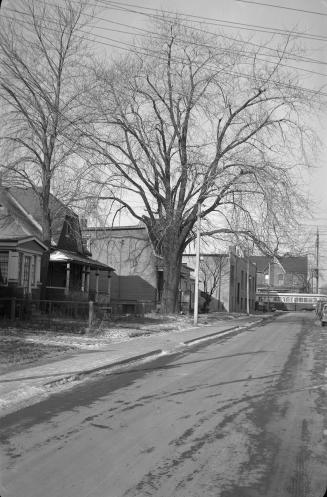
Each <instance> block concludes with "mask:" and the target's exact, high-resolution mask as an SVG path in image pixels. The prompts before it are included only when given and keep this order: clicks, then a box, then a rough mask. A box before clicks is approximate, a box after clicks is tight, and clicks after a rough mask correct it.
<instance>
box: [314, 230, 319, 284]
mask: <svg viewBox="0 0 327 497" xmlns="http://www.w3.org/2000/svg"><path fill="white" fill-rule="evenodd" d="M315 273H316V293H319V230H318V227H317V234H316V270H315Z"/></svg>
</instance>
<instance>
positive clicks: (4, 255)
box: [0, 252, 9, 285]
mask: <svg viewBox="0 0 327 497" xmlns="http://www.w3.org/2000/svg"><path fill="white" fill-rule="evenodd" d="M8 262H9V252H0V285H7V284H8Z"/></svg>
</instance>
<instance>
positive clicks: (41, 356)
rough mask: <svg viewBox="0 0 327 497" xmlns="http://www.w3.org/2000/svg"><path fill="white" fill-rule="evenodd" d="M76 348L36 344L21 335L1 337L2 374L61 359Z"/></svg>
mask: <svg viewBox="0 0 327 497" xmlns="http://www.w3.org/2000/svg"><path fill="white" fill-rule="evenodd" d="M73 351H74V348H72V347H68V346H61V345H60V346H59V345H53V344H51V345H50V344H44V343H34V342H32V341H30V340H29V339H26V338H25V337H23V336H19V335H14V334H12V335H8V334H6V335H3V334H2V335H0V373H2V374H3V373H5V372H8V371H10V370H13V369H19V368H21V367H26V366H31V365H35V364H40V363H42V362H43V360H46V361H48V360H51V359H60V358H62V357H63V356H66V355H68V354H69V353H72V352H73Z"/></svg>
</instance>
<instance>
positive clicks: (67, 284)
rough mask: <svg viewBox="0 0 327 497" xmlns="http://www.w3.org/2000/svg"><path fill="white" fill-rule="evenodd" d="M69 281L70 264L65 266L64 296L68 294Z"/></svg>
mask: <svg viewBox="0 0 327 497" xmlns="http://www.w3.org/2000/svg"><path fill="white" fill-rule="evenodd" d="M69 280H70V263H69V262H67V264H66V287H65V295H68V294H69Z"/></svg>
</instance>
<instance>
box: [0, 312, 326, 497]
mask: <svg viewBox="0 0 327 497" xmlns="http://www.w3.org/2000/svg"><path fill="white" fill-rule="evenodd" d="M325 330H326V329H325V328H321V327H319V326H318V324H317V323H315V322H314V316H313V314H311V313H290V314H285V315H283V316H281V317H279V318H278V319H277V320H276V321H275V322H273V323H270V324H267V325H265V326H258V327H256V328H253V329H251V330H248V331H245V332H244V331H243V332H242V333H240V334H238V335H237V336H233V337H231V338H226V339H220V340H216V341H212V342H210V344H208V343H206V344H203V343H202V344H201V345H198V346H197V347H193V348H189V349H187V350H185V349H184V350H181V351H180V353H178V354H175V355H174V356H164V357H161V358H160V359H159V360H157V361H155V362H151V363H150V362H148V363H145V364H143V365H139V366H137V367H132V368H131V367H130V368H129V369H128V370H127V369H125V370H122V371H116V372H115V374H107V375H103V376H101V377H99V378H97V379H96V380H92V381H91V380H90V381H88V382H87V383H85V384H84V385H83V386H80V387H78V388H75V389H74V390H72V391H70V392H66V393H64V394H61V395H56V396H54V397H52V398H51V399H49V400H48V401H45V402H42V403H40V404H38V405H36V406H33V407H30V408H27V409H25V410H23V411H20V412H18V413H16V414H14V415H10V416H8V417H7V418H3V419H2V424H1V430H0V439H1V442H2V444H1V445H2V453H3V457H2V461H1V462H2V467H3V470H2V475H3V478H2V487H3V489H2V492H0V494H1V497H7V496H12V497H59V496H60V497H91V496H92V497H123V496H124V497H146V496H157V497H171V496H173V497H200V496H201V497H213V496H214V497H236V496H237V497H263V496H265V497H288V496H291V497H320V496H321V497H322V496H323V495H324V492H325V490H326V486H327V471H326V461H327V431H325V430H327V415H326V413H327V403H326V398H327V389H326V382H327V379H326V366H327V361H326V358H327V330H326V331H325Z"/></svg>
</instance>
